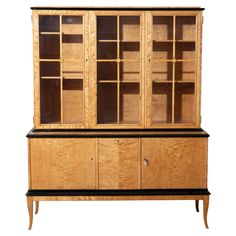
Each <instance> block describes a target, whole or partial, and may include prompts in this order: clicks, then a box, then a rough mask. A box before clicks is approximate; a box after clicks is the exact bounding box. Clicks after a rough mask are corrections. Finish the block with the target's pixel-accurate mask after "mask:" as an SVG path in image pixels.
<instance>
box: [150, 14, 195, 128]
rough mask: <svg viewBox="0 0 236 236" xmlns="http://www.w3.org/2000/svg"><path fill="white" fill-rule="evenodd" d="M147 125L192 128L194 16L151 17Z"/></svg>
mask: <svg viewBox="0 0 236 236" xmlns="http://www.w3.org/2000/svg"><path fill="white" fill-rule="evenodd" d="M151 21H152V28H151V32H152V33H151V34H150V35H152V36H151V37H152V38H151V42H152V51H151V53H150V57H149V62H151V83H152V85H151V90H152V92H151V94H152V95H151V111H150V113H151V116H150V117H151V119H150V120H149V123H150V124H151V125H154V126H155V125H177V124H187V125H188V124H189V125H194V124H195V119H196V113H195V112H196V108H195V104H196V88H195V87H196V54H197V53H196V38H197V26H196V16H152V20H151Z"/></svg>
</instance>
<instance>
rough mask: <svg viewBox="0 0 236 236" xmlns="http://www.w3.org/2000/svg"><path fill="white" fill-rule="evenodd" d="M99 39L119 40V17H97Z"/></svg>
mask: <svg viewBox="0 0 236 236" xmlns="http://www.w3.org/2000/svg"><path fill="white" fill-rule="evenodd" d="M97 39H98V40H117V17H116V16H98V17H97Z"/></svg>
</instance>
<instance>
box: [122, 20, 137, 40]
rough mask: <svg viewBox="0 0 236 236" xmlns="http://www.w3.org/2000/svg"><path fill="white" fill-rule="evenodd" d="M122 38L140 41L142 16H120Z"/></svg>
mask: <svg viewBox="0 0 236 236" xmlns="http://www.w3.org/2000/svg"><path fill="white" fill-rule="evenodd" d="M120 40H122V41H139V40H140V17H139V16H121V17H120Z"/></svg>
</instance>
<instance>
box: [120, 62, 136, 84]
mask: <svg viewBox="0 0 236 236" xmlns="http://www.w3.org/2000/svg"><path fill="white" fill-rule="evenodd" d="M120 80H121V81H136V82H137V81H138V82H139V81H140V62H139V61H126V62H121V63H120Z"/></svg>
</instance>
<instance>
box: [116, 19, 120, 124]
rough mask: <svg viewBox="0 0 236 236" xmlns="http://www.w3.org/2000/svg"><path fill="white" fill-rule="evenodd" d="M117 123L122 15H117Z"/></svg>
mask: <svg viewBox="0 0 236 236" xmlns="http://www.w3.org/2000/svg"><path fill="white" fill-rule="evenodd" d="M116 63H117V123H118V124H119V123H120V15H118V16H117V61H116Z"/></svg>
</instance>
